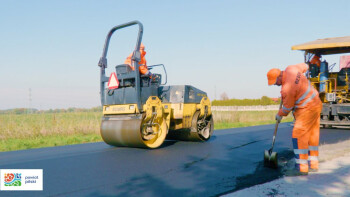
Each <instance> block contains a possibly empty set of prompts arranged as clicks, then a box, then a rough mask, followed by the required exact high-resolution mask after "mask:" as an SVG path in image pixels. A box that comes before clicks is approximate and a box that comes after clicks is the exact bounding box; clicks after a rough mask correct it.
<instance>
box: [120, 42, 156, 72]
mask: <svg viewBox="0 0 350 197" xmlns="http://www.w3.org/2000/svg"><path fill="white" fill-rule="evenodd" d="M140 53H141V60H140V62H139V65H140V66H139V71H140V74H141V75H151V73H150V72H149V70H148V67H147V61H146V58H145V55H146V51H145V46H144V45H143V44H142V43H141V46H140ZM132 55H133V53H131V54H130V55H129V56H128V57H127V58H126V60H125V62H124V64H128V65H129V66H130V67H131V69H132V70H135V68H134V67H133V66H132V65H131V58H132Z"/></svg>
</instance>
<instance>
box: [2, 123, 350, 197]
mask: <svg viewBox="0 0 350 197" xmlns="http://www.w3.org/2000/svg"><path fill="white" fill-rule="evenodd" d="M273 129H274V125H264V126H256V127H246V128H235V129H224V130H216V131H214V135H213V136H212V138H211V139H210V140H209V141H208V142H205V143H200V142H180V141H166V143H165V144H164V145H163V146H162V147H161V148H159V149H156V150H147V149H137V148H117V147H112V146H109V145H107V144H105V143H103V142H101V143H88V144H81V145H70V146H62V147H52V148H41V149H32V150H23V151H12V152H2V153H0V168H1V169H43V173H44V191H26V192H23V191H22V192H13V191H11V192H8V191H6V192H5V191H0V196H94V197H95V196H123V197H124V196H217V195H222V194H227V193H230V192H233V191H236V190H239V189H243V188H246V187H249V186H253V185H256V184H260V183H265V182H269V181H271V180H274V179H277V178H278V177H280V176H281V170H273V169H267V168H264V167H263V163H262V162H263V152H264V149H269V148H270V146H271V140H272V134H273ZM291 132H292V127H291V126H290V125H289V123H283V124H280V126H279V130H278V135H277V141H276V144H275V150H276V151H277V152H278V153H279V157H280V160H289V159H292V157H293V152H292V142H291ZM348 139H350V131H349V130H341V129H330V130H329V129H322V130H321V143H326V144H332V143H337V142H339V141H343V140H348Z"/></svg>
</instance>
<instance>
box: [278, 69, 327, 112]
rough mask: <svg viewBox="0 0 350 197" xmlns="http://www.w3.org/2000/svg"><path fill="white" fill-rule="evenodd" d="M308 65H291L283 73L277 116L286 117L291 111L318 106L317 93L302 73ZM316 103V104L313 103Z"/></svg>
mask: <svg viewBox="0 0 350 197" xmlns="http://www.w3.org/2000/svg"><path fill="white" fill-rule="evenodd" d="M307 69H308V65H307V64H305V63H301V64H297V65H291V66H288V67H287V68H286V70H285V71H283V75H282V89H281V96H282V101H283V105H282V108H281V109H280V110H279V112H278V115H280V116H287V115H288V113H289V112H290V111H291V110H293V108H294V110H296V111H297V110H298V109H304V108H308V107H311V106H314V105H316V104H318V103H319V102H318V101H320V98H319V96H318V92H317V90H316V89H315V88H313V87H312V85H311V83H310V82H309V80H308V79H307V78H306V77H305V75H304V73H305V72H306V71H307ZM315 101H317V102H315Z"/></svg>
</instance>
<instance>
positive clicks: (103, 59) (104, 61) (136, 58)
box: [98, 21, 143, 109]
mask: <svg viewBox="0 0 350 197" xmlns="http://www.w3.org/2000/svg"><path fill="white" fill-rule="evenodd" d="M133 25H138V26H139V31H138V36H137V41H136V46H135V50H134V52H133V55H132V58H131V65H132V66H133V67H134V68H135V72H134V73H135V89H136V92H137V99H136V100H137V106H138V108H139V109H142V106H141V89H140V88H141V87H140V86H141V85H140V73H139V62H140V60H141V54H140V46H141V41H142V35H143V25H142V23H141V22H139V21H131V22H128V23H124V24H121V25H118V26H115V27H113V28H112V29H111V30H110V31H109V32H108V34H107V37H106V41H105V44H104V47H103V52H102V56H101V58H100V61H99V62H98V66H99V67H101V77H100V82H101V85H100V96H101V104H102V106H103V105H104V104H105V102H104V94H105V83H106V82H108V79H109V78H108V77H106V73H105V69H106V68H107V52H108V47H109V41H110V39H111V37H112V35H113V33H114V32H115V31H117V30H120V29H123V28H126V27H130V26H133Z"/></svg>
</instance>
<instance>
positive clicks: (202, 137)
mask: <svg viewBox="0 0 350 197" xmlns="http://www.w3.org/2000/svg"><path fill="white" fill-rule="evenodd" d="M199 115H200V113H199V111H197V112H196V113H194V115H193V118H192V127H191V128H186V129H180V130H169V134H168V136H167V139H174V140H183V141H208V140H209V139H210V137H211V135H212V134H213V131H214V121H213V117H212V116H210V117H208V119H207V124H206V125H205V128H204V129H200V128H199V127H200V125H199V121H200V120H199Z"/></svg>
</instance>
